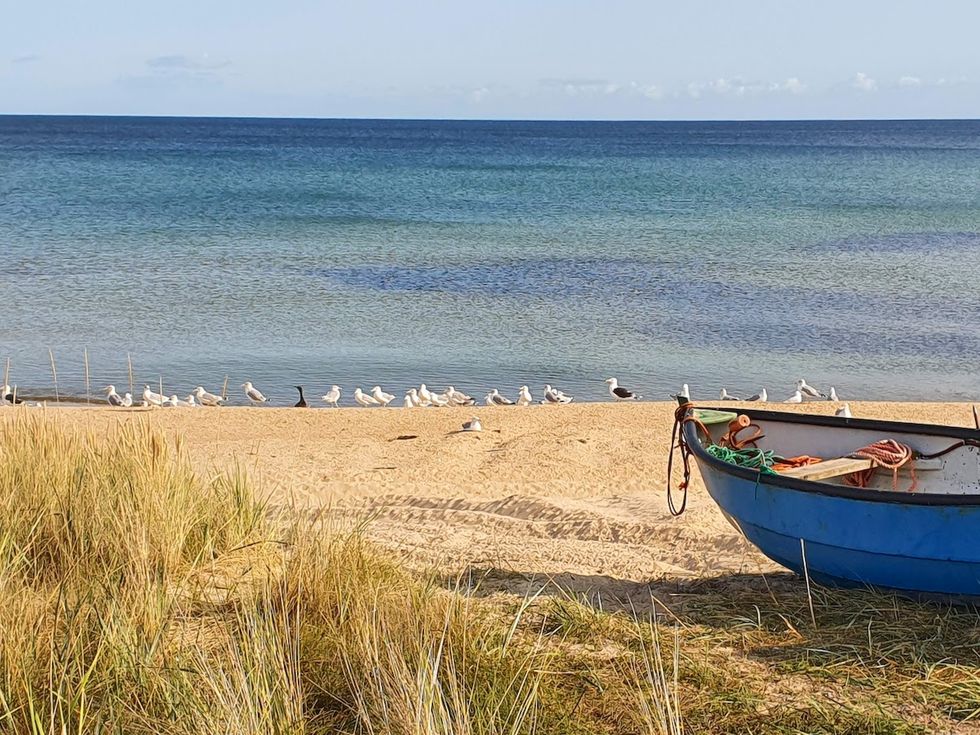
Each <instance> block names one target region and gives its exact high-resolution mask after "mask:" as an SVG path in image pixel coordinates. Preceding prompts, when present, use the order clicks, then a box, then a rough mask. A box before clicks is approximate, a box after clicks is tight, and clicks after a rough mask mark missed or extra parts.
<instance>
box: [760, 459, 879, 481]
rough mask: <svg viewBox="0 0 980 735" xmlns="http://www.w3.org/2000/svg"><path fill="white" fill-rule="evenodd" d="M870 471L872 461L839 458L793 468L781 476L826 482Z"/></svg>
mask: <svg viewBox="0 0 980 735" xmlns="http://www.w3.org/2000/svg"><path fill="white" fill-rule="evenodd" d="M870 469H871V460H870V459H854V458H852V457H839V458H838V459H826V460H824V461H823V462H817V463H816V464H808V465H806V466H804V467H793V468H792V469H788V470H786V471H785V472H780V473H779V474H781V475H782V476H783V477H795V478H796V479H797V480H826V479H827V478H828V477H839V476H840V475H849V474H851V473H852V472H862V471H864V470H870Z"/></svg>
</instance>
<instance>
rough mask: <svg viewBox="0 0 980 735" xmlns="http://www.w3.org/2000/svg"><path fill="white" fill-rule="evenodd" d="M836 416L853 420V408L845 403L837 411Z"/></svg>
mask: <svg viewBox="0 0 980 735" xmlns="http://www.w3.org/2000/svg"><path fill="white" fill-rule="evenodd" d="M834 416H840V417H841V418H844V419H849V418H851V407H850V406H848V405H847V404H846V403H845V404H844V405H843V406H841V407H840V408H838V409H837V411H836V412H835V413H834Z"/></svg>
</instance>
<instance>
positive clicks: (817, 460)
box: [696, 408, 980, 495]
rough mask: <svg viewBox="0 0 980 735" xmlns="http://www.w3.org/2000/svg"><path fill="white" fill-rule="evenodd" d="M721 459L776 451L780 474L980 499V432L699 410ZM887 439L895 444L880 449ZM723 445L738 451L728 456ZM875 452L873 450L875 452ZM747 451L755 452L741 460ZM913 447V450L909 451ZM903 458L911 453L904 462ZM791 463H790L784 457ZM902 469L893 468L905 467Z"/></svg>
mask: <svg viewBox="0 0 980 735" xmlns="http://www.w3.org/2000/svg"><path fill="white" fill-rule="evenodd" d="M696 415H697V417H698V419H699V420H700V421H701V423H702V424H703V425H704V426H705V428H706V429H707V430H708V432H709V435H710V438H705V437H703V436H702V437H701V443H702V446H703V447H705V448H709V447H711V445H712V444H713V445H715V447H716V449H711V450H709V451H710V452H711V453H712V454H713V455H714V456H715V457H716V458H718V459H722V460H724V461H730V462H733V463H738V462H740V461H741V460H742V457H748V458H749V459H751V458H752V452H751V450H752V449H759V450H762V451H763V452H767V453H769V452H771V453H772V455H769V457H771V459H772V460H774V461H775V462H776V463H775V464H774V465H773V469H774V470H775V471H776V472H777V473H778V474H780V475H782V476H785V477H791V478H795V479H797V480H808V481H812V482H820V483H828V484H831V485H838V486H850V487H865V488H868V489H876V490H882V491H898V492H914V493H936V494H959V495H980V431H974V430H971V429H963V428H954V427H942V426H926V425H919V424H902V423H897V422H887V421H874V420H865V419H845V418H837V417H827V416H809V415H806V414H796V413H779V412H773V411H757V410H743V411H738V412H733V411H731V410H728V409H727V408H726V409H702V408H698V409H696ZM885 440H891V442H894V444H893V443H891V442H889V443H887V444H884V445H881V444H878V443H880V442H883V441H885ZM717 447H727V448H730V449H735V450H737V452H735V453H732V452H726V451H724V449H717ZM869 448H870V449H869ZM742 450H749V451H748V452H745V453H744V454H741V456H736V455H738V454H740V453H741V452H742ZM908 450H911V452H908ZM903 454H905V455H909V456H906V457H903ZM785 459H789V460H790V461H789V462H787V463H781V462H780V461H779V460H785ZM899 463H901V466H899V467H898V468H897V470H894V469H891V468H890V465H893V464H899Z"/></svg>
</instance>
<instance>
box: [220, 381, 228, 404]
mask: <svg viewBox="0 0 980 735" xmlns="http://www.w3.org/2000/svg"><path fill="white" fill-rule="evenodd" d="M221 397H222V398H223V399H224V400H226V401H227V400H228V376H227V375H226V376H225V383H224V385H222V386H221Z"/></svg>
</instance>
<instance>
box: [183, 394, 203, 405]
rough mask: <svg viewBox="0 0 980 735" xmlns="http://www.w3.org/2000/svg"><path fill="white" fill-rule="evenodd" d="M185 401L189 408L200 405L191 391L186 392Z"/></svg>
mask: <svg viewBox="0 0 980 735" xmlns="http://www.w3.org/2000/svg"><path fill="white" fill-rule="evenodd" d="M186 403H187V405H188V406H190V407H191V408H200V407H201V404H200V403H198V402H197V399H196V398H195V397H194V394H193V393H188V394H187V400H186Z"/></svg>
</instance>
